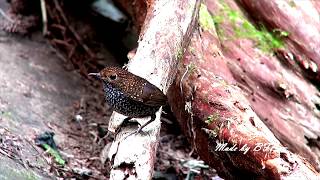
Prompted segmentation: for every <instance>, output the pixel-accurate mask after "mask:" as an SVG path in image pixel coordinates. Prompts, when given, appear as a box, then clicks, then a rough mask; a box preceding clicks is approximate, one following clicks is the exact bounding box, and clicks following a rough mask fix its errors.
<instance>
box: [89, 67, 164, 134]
mask: <svg viewBox="0 0 320 180" xmlns="http://www.w3.org/2000/svg"><path fill="white" fill-rule="evenodd" d="M89 75H90V76H95V77H97V78H99V79H100V80H102V82H103V90H104V93H105V97H106V102H107V103H108V104H109V105H110V106H111V107H113V109H114V110H115V111H116V112H118V113H120V114H123V115H125V116H128V118H126V119H125V120H124V122H126V121H129V120H130V119H131V118H141V117H147V116H151V119H150V120H149V121H148V122H146V123H145V124H143V125H142V126H140V127H139V129H138V130H137V131H135V132H133V133H131V134H130V135H132V134H136V133H139V132H140V131H141V130H142V129H143V128H144V127H145V126H147V125H148V124H149V123H151V122H152V121H154V120H155V117H156V115H155V113H156V112H157V111H158V110H159V108H160V107H161V106H163V105H166V103H167V97H166V95H164V94H163V92H162V91H161V90H160V89H159V88H157V87H156V86H155V85H153V84H151V83H150V82H148V81H147V80H145V79H143V78H141V77H139V76H136V75H134V74H132V73H130V72H128V71H126V70H124V69H121V68H119V67H106V68H105V69H103V70H102V71H101V72H100V73H90V74H89ZM130 135H129V136H130Z"/></svg>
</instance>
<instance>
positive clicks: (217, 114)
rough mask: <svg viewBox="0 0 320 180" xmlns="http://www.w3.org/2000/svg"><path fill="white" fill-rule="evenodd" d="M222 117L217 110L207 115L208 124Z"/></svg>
mask: <svg viewBox="0 0 320 180" xmlns="http://www.w3.org/2000/svg"><path fill="white" fill-rule="evenodd" d="M219 118H220V115H219V113H217V112H215V113H213V114H211V115H210V116H208V117H207V120H206V121H205V122H206V123H207V124H211V123H213V122H214V121H216V120H218V119H219Z"/></svg>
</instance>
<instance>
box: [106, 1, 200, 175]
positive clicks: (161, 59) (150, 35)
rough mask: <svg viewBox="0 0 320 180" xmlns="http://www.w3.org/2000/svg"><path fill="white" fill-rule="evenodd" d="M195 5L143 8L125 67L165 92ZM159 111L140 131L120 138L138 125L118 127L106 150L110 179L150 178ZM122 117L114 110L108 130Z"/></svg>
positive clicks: (192, 22) (190, 28)
mask: <svg viewBox="0 0 320 180" xmlns="http://www.w3.org/2000/svg"><path fill="white" fill-rule="evenodd" d="M199 5H200V1H198V0H197V1H194V0H184V1H180V0H172V1H171V0H170V1H162V0H158V1H154V2H153V4H152V5H150V6H149V9H147V15H146V20H145V21H144V25H143V26H144V28H143V30H142V31H141V33H140V40H139V46H138V49H137V52H136V54H135V56H134V58H133V59H132V60H131V61H130V62H129V64H128V70H129V71H131V72H132V73H134V74H137V75H139V76H141V77H144V78H146V79H147V80H149V81H150V82H151V83H153V84H154V85H156V86H158V87H159V88H161V89H163V91H164V92H166V91H167V88H168V87H169V85H170V83H171V82H172V81H173V77H174V75H175V74H176V68H177V64H178V60H179V58H180V56H178V55H179V54H182V53H183V50H184V48H185V47H186V45H187V44H188V42H189V40H190V34H191V33H192V31H193V28H194V27H195V22H196V20H197V14H198V10H199ZM160 111H161V110H160ZM160 111H159V112H158V113H157V118H156V120H155V121H154V122H153V123H151V124H149V125H148V126H147V127H146V128H144V129H143V133H141V134H138V135H133V136H130V137H128V138H126V139H123V137H124V136H126V134H127V133H128V131H134V130H136V129H137V128H138V127H137V126H134V127H132V126H131V127H129V126H126V127H122V128H121V129H120V131H119V133H118V134H117V135H116V139H115V142H114V143H113V144H112V146H111V148H110V151H109V159H110V160H111V163H112V164H113V168H112V170H111V175H110V177H111V179H124V178H134V179H151V177H152V174H153V164H154V160H155V154H156V148H157V143H158V142H157V139H158V136H159V132H160ZM123 119H124V117H123V116H121V115H119V114H114V115H113V117H112V118H111V119H110V122H109V130H110V131H113V132H114V131H115V130H116V129H117V128H118V127H119V124H120V123H121V122H122V121H123ZM137 120H138V119H137ZM146 120H147V118H145V119H139V120H138V121H139V122H140V121H143V122H145V121H146ZM140 124H142V123H140Z"/></svg>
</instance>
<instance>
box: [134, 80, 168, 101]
mask: <svg viewBox="0 0 320 180" xmlns="http://www.w3.org/2000/svg"><path fill="white" fill-rule="evenodd" d="M140 99H141V100H142V102H143V103H144V104H146V105H148V106H163V105H166V103H167V96H166V95H164V94H163V92H162V91H161V90H160V89H158V88H157V87H156V86H155V85H153V84H150V83H146V84H145V85H144V86H143V89H142V95H141V96H140Z"/></svg>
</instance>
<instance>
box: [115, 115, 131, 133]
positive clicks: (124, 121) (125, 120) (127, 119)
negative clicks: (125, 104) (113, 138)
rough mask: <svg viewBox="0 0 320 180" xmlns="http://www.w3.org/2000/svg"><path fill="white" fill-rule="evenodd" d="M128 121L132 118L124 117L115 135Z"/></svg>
mask: <svg viewBox="0 0 320 180" xmlns="http://www.w3.org/2000/svg"><path fill="white" fill-rule="evenodd" d="M130 119H132V118H131V117H126V118H125V119H124V120H123V121H122V123H121V124H120V125H119V127H118V128H117V130H116V134H118V133H119V131H120V130H121V127H122V126H123V125H125V124H127V123H128V122H129V121H130Z"/></svg>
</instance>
